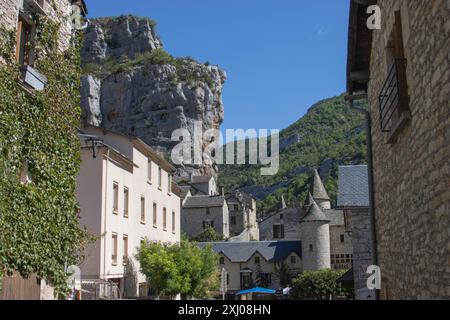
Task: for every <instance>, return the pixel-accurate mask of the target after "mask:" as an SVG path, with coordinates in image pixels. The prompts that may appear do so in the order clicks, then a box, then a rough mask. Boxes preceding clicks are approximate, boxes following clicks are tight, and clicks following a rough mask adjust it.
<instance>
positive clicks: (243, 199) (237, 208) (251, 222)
mask: <svg viewBox="0 0 450 320" xmlns="http://www.w3.org/2000/svg"><path fill="white" fill-rule="evenodd" d="M226 200H227V205H228V212H229V215H230V217H229V222H230V236H231V237H232V238H231V239H230V241H258V240H259V228H258V222H257V220H256V200H255V199H254V198H253V197H252V196H251V195H249V194H247V193H245V192H242V191H239V190H237V191H235V192H233V193H230V194H227V195H226Z"/></svg>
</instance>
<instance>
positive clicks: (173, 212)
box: [172, 211, 176, 233]
mask: <svg viewBox="0 0 450 320" xmlns="http://www.w3.org/2000/svg"><path fill="white" fill-rule="evenodd" d="M175 221H176V219H175V211H172V232H173V233H175Z"/></svg>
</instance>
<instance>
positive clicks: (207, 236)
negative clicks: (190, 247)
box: [191, 227, 224, 242]
mask: <svg viewBox="0 0 450 320" xmlns="http://www.w3.org/2000/svg"><path fill="white" fill-rule="evenodd" d="M191 240H192V241H195V242H213V241H222V240H224V237H223V235H222V234H220V233H218V232H217V231H216V230H215V229H214V228H212V227H208V228H206V229H205V230H203V231H202V232H201V233H200V234H198V235H196V236H195V237H192V238H191Z"/></svg>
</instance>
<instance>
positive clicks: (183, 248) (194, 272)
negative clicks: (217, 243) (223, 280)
mask: <svg viewBox="0 0 450 320" xmlns="http://www.w3.org/2000/svg"><path fill="white" fill-rule="evenodd" d="M172 250H173V252H174V256H175V260H176V263H177V267H178V270H179V272H180V274H181V275H182V282H183V285H182V286H181V291H180V293H181V294H182V295H183V296H184V298H189V297H195V298H205V297H208V296H210V293H211V292H212V291H214V290H217V289H218V287H219V273H218V269H217V261H218V255H217V254H216V253H215V252H214V251H213V250H212V248H211V247H209V246H207V247H205V248H203V249H201V248H199V247H198V246H197V244H196V243H195V242H190V241H189V240H188V239H187V238H186V237H183V238H182V240H181V243H180V245H179V246H173V247H172Z"/></svg>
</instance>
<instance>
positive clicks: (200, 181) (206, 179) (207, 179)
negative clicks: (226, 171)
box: [191, 175, 213, 184]
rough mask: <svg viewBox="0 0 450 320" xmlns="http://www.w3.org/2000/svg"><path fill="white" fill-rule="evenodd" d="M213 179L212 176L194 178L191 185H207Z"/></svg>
mask: <svg viewBox="0 0 450 320" xmlns="http://www.w3.org/2000/svg"><path fill="white" fill-rule="evenodd" d="M212 178H213V176H211V175H208V176H192V178H191V183H192V184H197V183H206V182H209V180H211V179H212Z"/></svg>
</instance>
